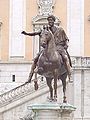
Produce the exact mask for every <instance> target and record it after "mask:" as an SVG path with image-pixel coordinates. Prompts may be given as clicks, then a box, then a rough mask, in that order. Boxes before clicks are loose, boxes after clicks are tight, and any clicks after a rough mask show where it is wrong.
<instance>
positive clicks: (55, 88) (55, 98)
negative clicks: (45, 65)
mask: <svg viewBox="0 0 90 120" xmlns="http://www.w3.org/2000/svg"><path fill="white" fill-rule="evenodd" d="M54 100H55V101H57V71H55V73H54Z"/></svg>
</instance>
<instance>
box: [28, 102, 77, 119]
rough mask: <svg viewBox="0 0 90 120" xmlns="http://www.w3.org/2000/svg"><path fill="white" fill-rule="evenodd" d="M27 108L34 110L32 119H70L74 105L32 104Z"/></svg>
mask: <svg viewBox="0 0 90 120" xmlns="http://www.w3.org/2000/svg"><path fill="white" fill-rule="evenodd" d="M28 109H29V110H31V109H32V111H33V112H34V117H33V119H34V120H72V118H71V113H72V112H73V111H75V109H76V108H75V107H74V106H72V105H70V104H67V103H62V104H58V103H44V104H33V105H30V106H28Z"/></svg>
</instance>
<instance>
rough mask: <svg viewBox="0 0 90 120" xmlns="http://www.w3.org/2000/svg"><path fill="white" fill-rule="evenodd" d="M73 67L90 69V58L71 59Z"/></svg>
mask: <svg viewBox="0 0 90 120" xmlns="http://www.w3.org/2000/svg"><path fill="white" fill-rule="evenodd" d="M71 61H72V66H73V67H82V68H83V67H88V68H90V57H71Z"/></svg>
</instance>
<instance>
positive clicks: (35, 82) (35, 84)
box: [34, 72, 38, 90]
mask: <svg viewBox="0 0 90 120" xmlns="http://www.w3.org/2000/svg"><path fill="white" fill-rule="evenodd" d="M34 89H35V90H37V89H38V79H37V72H35V79H34Z"/></svg>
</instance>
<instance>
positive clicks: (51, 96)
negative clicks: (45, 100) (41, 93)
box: [46, 78, 53, 100]
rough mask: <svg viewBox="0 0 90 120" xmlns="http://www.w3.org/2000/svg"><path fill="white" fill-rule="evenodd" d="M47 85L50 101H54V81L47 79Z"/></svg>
mask: <svg viewBox="0 0 90 120" xmlns="http://www.w3.org/2000/svg"><path fill="white" fill-rule="evenodd" d="M46 81H47V85H48V87H49V91H50V99H51V100H53V88H52V79H51V78H46Z"/></svg>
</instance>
